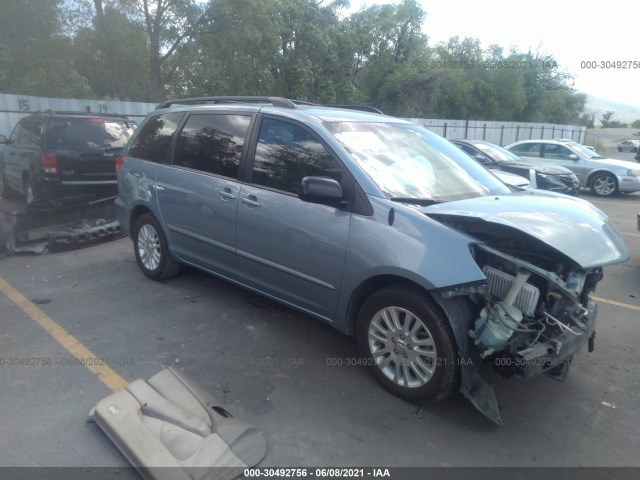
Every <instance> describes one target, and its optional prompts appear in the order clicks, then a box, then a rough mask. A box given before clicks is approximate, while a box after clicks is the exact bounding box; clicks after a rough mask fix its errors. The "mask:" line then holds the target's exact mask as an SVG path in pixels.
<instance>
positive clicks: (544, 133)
mask: <svg viewBox="0 0 640 480" xmlns="http://www.w3.org/2000/svg"><path fill="white" fill-rule="evenodd" d="M155 107H156V104H155V103H143V102H121V101H116V100H76V99H65V98H44V97H34V96H30V95H10V94H0V134H2V135H5V136H7V137H8V136H9V135H10V134H11V131H12V130H13V127H14V126H15V125H16V123H18V120H20V118H22V117H23V116H25V115H28V114H30V113H34V112H37V111H45V110H54V111H55V110H57V111H76V112H77V111H80V112H99V113H117V114H120V115H126V116H128V117H133V118H134V120H141V119H142V118H143V117H144V116H145V115H146V114H147V113H148V112H150V111H151V110H153V109H154V108H155ZM407 120H409V121H411V122H413V123H417V124H420V125H424V126H425V127H426V128H428V129H429V130H431V131H433V132H435V133H437V134H438V135H441V136H443V137H445V138H450V139H454V138H460V139H470V140H487V141H489V142H492V143H496V144H498V145H508V144H510V143H513V142H516V141H518V140H533V139H540V138H544V139H557V138H571V139H572V140H575V141H576V142H580V143H583V142H584V140H585V137H586V133H587V129H586V127H581V126H576V125H553V124H549V123H518V122H485V121H482V120H445V119H425V118H408V119H407Z"/></svg>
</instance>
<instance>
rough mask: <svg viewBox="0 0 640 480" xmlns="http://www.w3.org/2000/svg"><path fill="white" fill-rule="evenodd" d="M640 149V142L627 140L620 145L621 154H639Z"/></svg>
mask: <svg viewBox="0 0 640 480" xmlns="http://www.w3.org/2000/svg"><path fill="white" fill-rule="evenodd" d="M638 147H640V140H625V141H624V142H622V143H620V144H618V151H619V152H637V151H638Z"/></svg>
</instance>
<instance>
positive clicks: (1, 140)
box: [0, 135, 9, 145]
mask: <svg viewBox="0 0 640 480" xmlns="http://www.w3.org/2000/svg"><path fill="white" fill-rule="evenodd" d="M8 143H9V140H7V137H5V136H4V135H0V145H7V144H8Z"/></svg>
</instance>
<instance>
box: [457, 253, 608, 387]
mask: <svg viewBox="0 0 640 480" xmlns="http://www.w3.org/2000/svg"><path fill="white" fill-rule="evenodd" d="M476 260H477V261H478V264H479V265H481V266H482V271H483V273H484V274H485V276H486V278H487V293H486V294H485V295H476V300H477V304H478V307H479V314H478V316H477V317H476V320H475V322H474V323H473V325H472V328H471V330H470V331H469V336H470V337H471V338H472V339H473V342H474V345H475V346H476V348H477V349H478V353H479V355H480V357H481V358H486V359H488V358H491V359H493V360H494V363H495V365H494V366H495V367H496V369H497V370H498V371H499V372H500V373H502V374H503V375H514V374H518V375H520V376H524V377H530V376H534V375H537V374H540V373H544V372H554V371H559V370H561V368H560V364H561V363H563V362H564V361H565V360H566V358H567V357H568V356H570V355H571V354H572V353H574V352H575V351H577V350H578V349H579V346H580V345H582V344H584V343H585V342H586V340H582V339H583V338H585V339H586V338H591V337H592V334H593V330H594V326H595V325H594V324H595V322H594V318H595V303H594V302H592V301H589V299H588V292H589V291H590V290H591V289H592V285H593V284H594V282H593V281H592V280H591V279H590V278H591V277H594V276H595V277H598V275H599V274H600V272H599V271H597V270H595V271H593V272H586V271H584V270H582V269H580V268H579V267H578V266H577V265H575V264H571V263H566V262H563V261H561V259H560V258H556V259H553V258H552V257H547V260H546V261H543V262H541V263H543V264H544V265H545V267H546V268H541V267H540V266H539V265H534V264H533V263H530V262H529V261H527V260H526V259H524V258H522V257H514V256H512V255H510V254H509V253H506V252H504V251H499V250H496V249H494V248H492V247H489V246H488V245H482V246H478V250H477V256H476ZM538 260H539V257H538ZM554 260H555V262H554ZM567 368H568V367H567ZM565 374H566V368H564V367H563V369H562V375H561V376H562V377H563V378H564V375H565Z"/></svg>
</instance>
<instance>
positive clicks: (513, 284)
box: [470, 267, 540, 358]
mask: <svg viewBox="0 0 640 480" xmlns="http://www.w3.org/2000/svg"><path fill="white" fill-rule="evenodd" d="M483 271H484V272H485V275H487V279H488V280H489V291H490V293H491V295H493V296H496V297H498V298H503V300H502V301H498V302H496V303H491V302H490V303H489V304H488V305H487V306H485V307H484V308H483V309H482V311H481V312H480V317H479V318H478V319H477V320H476V322H475V325H474V326H475V330H473V331H471V332H470V335H471V337H472V338H474V339H475V344H476V345H477V346H478V347H479V348H480V349H481V353H480V356H481V357H482V358H484V357H486V356H487V355H491V354H492V353H495V352H497V351H501V350H503V349H504V348H505V346H506V345H507V342H508V341H509V339H510V338H511V337H512V336H513V334H514V332H515V331H516V330H518V329H519V328H520V327H521V322H522V320H523V318H524V314H523V311H525V312H527V313H528V314H529V315H532V314H533V312H534V310H535V308H536V304H537V302H538V298H539V297H540V291H539V290H538V289H537V288H535V287H534V286H532V285H527V284H526V282H527V280H528V279H529V277H530V276H531V273H530V272H527V271H526V270H524V269H520V270H519V271H518V274H517V275H516V277H513V276H512V275H509V274H507V273H505V272H501V271H499V270H497V269H495V268H492V267H485V268H484V270H483ZM525 286H526V287H527V288H526V291H525ZM505 291H506V292H507V293H506V295H504V292H505ZM516 301H517V303H518V305H514V303H516ZM518 307H520V308H518Z"/></svg>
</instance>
